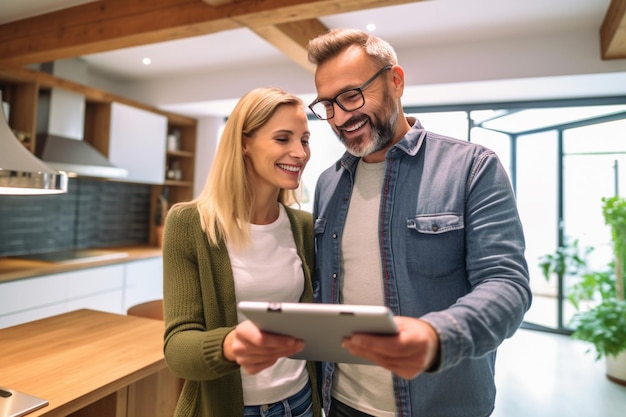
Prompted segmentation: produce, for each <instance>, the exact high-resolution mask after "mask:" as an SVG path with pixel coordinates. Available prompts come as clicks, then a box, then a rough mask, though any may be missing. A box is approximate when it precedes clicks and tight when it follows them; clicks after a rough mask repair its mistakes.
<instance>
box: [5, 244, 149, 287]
mask: <svg viewBox="0 0 626 417" xmlns="http://www.w3.org/2000/svg"><path fill="white" fill-rule="evenodd" d="M98 250H102V251H105V250H106V252H110V253H113V254H119V255H120V256H114V257H94V258H93V259H91V258H85V259H83V260H80V261H79V262H50V261H38V260H31V259H20V258H18V257H0V283H1V282H6V281H15V280H19V279H25V278H34V277H38V276H41V275H49V274H56V273H59V272H68V271H77V270H80V269H85V268H93V267H96V266H104V265H113V264H118V263H123V262H131V261H136V260H141V259H149V258H156V257H160V256H161V248H159V247H156V246H122V247H114V248H101V249H98ZM86 251H89V250H86ZM79 252H80V251H79ZM124 254H126V256H124Z"/></svg>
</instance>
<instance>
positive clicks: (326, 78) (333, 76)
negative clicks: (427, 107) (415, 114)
mask: <svg viewBox="0 0 626 417" xmlns="http://www.w3.org/2000/svg"><path fill="white" fill-rule="evenodd" d="M380 69H381V66H380V64H378V63H376V62H375V61H374V60H373V59H372V58H370V57H369V56H368V55H367V54H365V52H363V50H361V49H360V48H358V47H351V48H348V49H346V50H344V51H342V52H341V53H340V54H339V55H337V56H336V57H334V58H332V59H330V60H328V61H325V62H324V63H322V64H320V65H319V66H318V67H317V70H316V72H315V85H316V87H317V98H318V99H330V98H332V97H335V96H336V95H337V94H338V93H340V92H342V91H344V90H347V89H350V88H356V87H359V86H360V85H362V84H363V82H365V81H366V80H368V79H369V78H370V77H372V75H373V74H375V73H376V72H377V71H378V70H380ZM403 75H404V74H403V73H402V69H401V68H400V67H398V66H394V67H392V68H391V70H390V71H384V72H383V73H382V74H381V75H380V76H379V77H378V78H377V79H376V80H374V81H373V82H372V83H371V84H370V85H368V86H367V88H365V89H364V90H363V96H364V98H365V104H364V105H363V107H361V108H360V109H357V110H354V111H350V112H347V111H344V110H342V109H341V108H340V107H339V106H337V105H336V104H335V105H334V117H333V118H332V119H329V120H328V123H329V124H330V126H331V127H332V128H333V130H334V131H335V133H336V134H337V136H338V137H339V139H340V140H341V142H343V144H344V146H345V147H346V149H347V150H348V152H350V153H351V154H353V155H355V156H361V157H364V159H365V160H366V161H367V162H375V161H382V160H384V155H385V152H386V151H387V149H388V148H389V147H390V146H392V145H393V144H394V143H396V142H397V141H398V140H400V138H401V137H402V136H403V135H404V133H405V131H400V129H399V123H398V122H399V118H400V115H401V112H402V109H401V105H400V97H401V96H402V91H403V86H404V80H403ZM381 158H382V159H381Z"/></svg>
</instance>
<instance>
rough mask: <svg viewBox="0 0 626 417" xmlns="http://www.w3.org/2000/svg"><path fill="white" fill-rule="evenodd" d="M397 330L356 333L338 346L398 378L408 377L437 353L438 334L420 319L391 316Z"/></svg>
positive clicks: (435, 357) (435, 358)
mask: <svg viewBox="0 0 626 417" xmlns="http://www.w3.org/2000/svg"><path fill="white" fill-rule="evenodd" d="M394 320H395V322H396V326H397V327H398V334H397V335H394V336H377V335H372V334H365V333H356V334H354V335H352V337H349V338H346V339H345V340H344V341H343V344H342V346H343V347H344V348H346V349H347V350H348V351H349V352H350V353H352V354H353V355H357V356H361V357H363V358H366V359H369V360H370V361H372V362H374V363H375V364H377V365H380V366H382V367H383V368H386V369H388V370H390V371H391V372H393V373H394V374H396V375H398V376H399V377H401V378H405V379H412V378H415V377H416V376H418V375H419V374H420V373H422V372H424V371H425V370H427V369H429V368H430V367H431V366H432V365H433V364H434V363H435V361H436V360H437V359H438V355H439V336H438V335H437V332H436V331H435V329H433V328H432V327H431V326H430V325H429V324H428V323H426V322H425V321H423V320H420V319H415V318H412V317H399V316H396V317H394Z"/></svg>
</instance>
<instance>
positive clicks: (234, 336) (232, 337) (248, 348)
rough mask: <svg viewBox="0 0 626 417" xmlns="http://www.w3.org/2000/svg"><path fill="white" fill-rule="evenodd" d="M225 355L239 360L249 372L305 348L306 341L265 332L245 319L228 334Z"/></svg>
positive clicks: (256, 371)
mask: <svg viewBox="0 0 626 417" xmlns="http://www.w3.org/2000/svg"><path fill="white" fill-rule="evenodd" d="M223 349H224V356H225V357H226V359H228V360H229V361H233V362H237V363H238V364H239V365H241V367H242V368H243V369H244V371H245V372H246V373H248V374H251V375H252V374H256V373H259V372H261V371H262V370H263V369H265V368H268V367H270V366H272V365H273V364H274V363H276V360H277V359H279V358H281V357H284V356H289V355H293V354H295V353H297V352H300V351H301V350H302V349H304V342H303V341H301V340H298V339H294V338H293V337H289V336H279V335H275V334H270V333H264V332H262V331H261V330H259V328H258V327H256V326H255V325H254V324H253V323H252V322H251V321H250V320H246V321H243V322H241V323H239V325H237V327H235V329H234V330H233V331H232V332H230V333H228V334H227V335H226V338H225V339H224V347H223Z"/></svg>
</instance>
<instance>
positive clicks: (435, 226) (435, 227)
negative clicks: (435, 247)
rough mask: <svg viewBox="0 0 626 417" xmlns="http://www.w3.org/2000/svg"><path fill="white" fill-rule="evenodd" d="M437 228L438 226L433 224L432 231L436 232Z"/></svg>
mask: <svg viewBox="0 0 626 417" xmlns="http://www.w3.org/2000/svg"><path fill="white" fill-rule="evenodd" d="M437 230H439V226H437V225H436V224H433V232H436V231H437Z"/></svg>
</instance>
